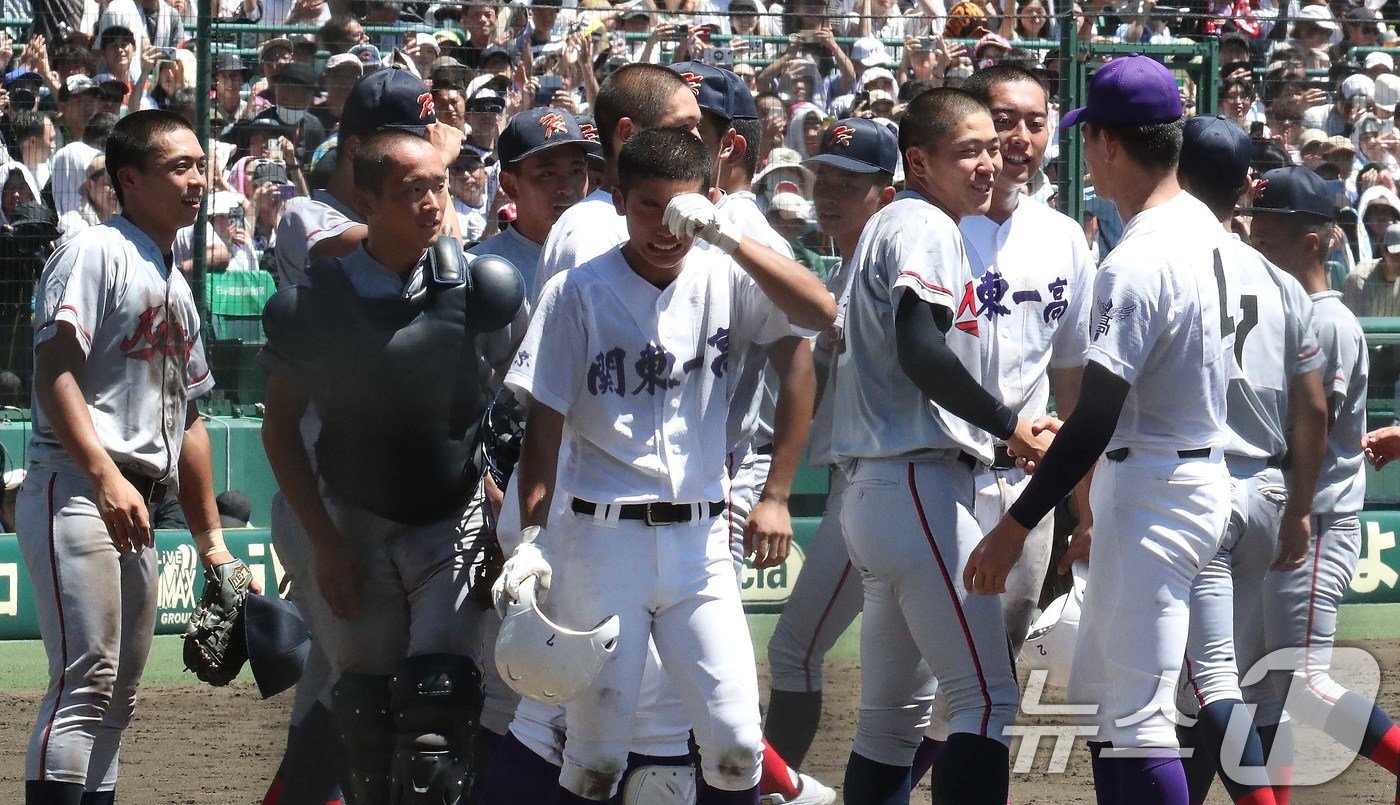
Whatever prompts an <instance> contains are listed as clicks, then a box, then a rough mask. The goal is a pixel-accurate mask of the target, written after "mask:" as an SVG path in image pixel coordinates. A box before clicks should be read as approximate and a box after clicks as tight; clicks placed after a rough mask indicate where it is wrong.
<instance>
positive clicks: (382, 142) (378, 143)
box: [351, 129, 429, 196]
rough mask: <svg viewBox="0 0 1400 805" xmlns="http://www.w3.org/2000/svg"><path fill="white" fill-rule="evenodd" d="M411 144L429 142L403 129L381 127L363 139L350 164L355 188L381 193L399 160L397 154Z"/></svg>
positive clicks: (425, 143)
mask: <svg viewBox="0 0 1400 805" xmlns="http://www.w3.org/2000/svg"><path fill="white" fill-rule="evenodd" d="M410 143H413V144H417V145H429V143H428V141H427V140H425V139H423V138H422V137H421V136H419V135H417V134H414V133H413V132H409V131H403V130H402V129H380V130H379V131H376V132H374V133H373V134H371V135H369V136H368V137H365V138H364V139H363V140H361V141H360V147H359V148H357V149H355V158H354V161H353V163H352V165H351V169H352V170H353V171H354V174H355V189H356V190H361V191H363V192H366V193H372V194H374V195H376V196H377V195H379V193H380V191H382V190H383V189H384V179H385V177H387V176H388V175H389V171H390V170H391V169H392V168H393V167H394V165H395V164H396V163H397V160H396V159H395V158H394V157H395V153H396V152H397V151H398V150H399V149H400V148H401V147H403V146H405V145H407V144H410Z"/></svg>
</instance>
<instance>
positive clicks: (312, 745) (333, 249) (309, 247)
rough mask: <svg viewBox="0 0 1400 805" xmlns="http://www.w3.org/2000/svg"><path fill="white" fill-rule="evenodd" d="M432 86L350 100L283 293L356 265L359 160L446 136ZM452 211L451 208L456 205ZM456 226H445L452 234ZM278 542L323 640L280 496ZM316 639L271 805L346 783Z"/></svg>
mask: <svg viewBox="0 0 1400 805" xmlns="http://www.w3.org/2000/svg"><path fill="white" fill-rule="evenodd" d="M425 92H428V89H427V86H426V85H425V84H423V82H421V81H419V80H418V79H416V78H414V77H413V76H412V75H410V74H409V73H407V72H406V71H403V70H381V71H378V72H376V73H373V74H371V75H370V76H368V77H366V78H365V79H363V80H362V81H360V82H358V83H357V84H356V85H355V86H354V87H353V88H352V89H351V91H350V95H349V97H348V98H347V99H346V101H345V104H346V105H345V108H346V114H345V116H344V118H343V121H342V123H341V125H340V130H339V136H338V139H337V146H336V152H337V156H336V160H337V161H336V167H335V170H334V171H333V172H332V174H331V177H330V180H329V182H328V184H327V187H326V188H325V189H324V190H316V191H313V192H312V194H311V196H310V197H309V198H299V199H296V200H293V201H292V202H289V203H288V205H287V208H286V210H285V211H284V212H283V214H282V220H281V222H280V223H279V224H278V228H277V239H276V248H275V250H274V252H273V254H274V258H275V264H276V267H277V280H278V284H279V286H281V287H284V288H286V287H290V286H294V285H300V284H304V283H305V282H306V277H307V274H306V272H307V269H308V268H309V267H310V266H311V264H312V263H314V262H315V261H316V260H318V259H321V258H323V257H346V256H347V255H349V254H351V253H352V252H354V251H355V249H357V248H359V246H360V243H361V242H363V241H364V239H365V235H366V228H365V224H364V220H363V218H362V217H361V216H360V214H359V213H358V212H356V211H355V209H354V207H353V203H354V184H355V180H354V168H353V165H354V160H355V151H356V150H357V149H358V148H359V145H360V143H361V142H362V141H363V140H364V138H365V137H367V136H369V135H370V134H372V133H374V132H375V131H379V130H382V129H399V128H405V127H407V128H411V129H416V128H419V127H425V128H422V129H421V130H423V131H425V132H428V131H432V130H434V129H438V128H442V126H440V125H438V124H437V123H436V118H435V116H434V113H433V110H432V108H431V104H428V105H425V104H424V103H423V102H422V96H423V94H424V93H425ZM448 206H449V207H450V206H451V205H450V204H449V205H448ZM446 225H447V224H445V226H446ZM319 428H320V424H319V420H318V419H317V418H316V414H315V412H314V411H309V412H308V413H307V415H306V418H305V421H303V422H302V434H303V442H304V444H305V445H306V450H307V455H308V457H309V458H310V460H311V461H312V468H313V470H314V468H315V456H314V450H313V448H314V446H315V443H316V434H317V432H318V430H319ZM270 525H271V529H270V530H271V534H272V542H273V545H274V546H275V547H276V549H277V555H278V557H279V558H280V559H281V561H282V563H283V565H284V566H285V567H286V568H287V572H288V575H289V576H290V577H291V578H292V586H291V588H290V589H289V591H288V597H289V598H290V599H291V600H292V601H293V602H295V603H296V604H297V607H298V608H299V609H300V610H301V611H302V612H303V613H305V614H306V620H307V623H308V625H309V626H310V628H311V631H312V633H313V634H316V635H321V634H323V633H324V631H325V630H326V629H328V628H331V627H330V626H329V625H328V624H329V623H330V621H331V620H332V619H333V617H334V616H333V615H332V614H331V612H330V609H329V607H328V606H327V605H326V603H325V601H323V600H322V599H321V598H320V597H319V596H317V595H315V594H314V586H313V585H312V584H311V583H310V582H309V581H307V580H309V579H310V578H311V577H312V574H313V571H312V550H311V541H310V538H309V537H307V536H306V532H305V530H304V529H303V528H302V526H301V523H300V522H299V521H298V520H297V518H296V515H295V514H294V513H293V512H292V510H291V507H290V506H289V505H288V504H287V501H286V498H285V497H284V496H283V495H282V493H281V492H280V491H279V492H278V493H277V494H276V495H274V496H273V499H272V520H271V523H270ZM321 642H322V641H321V640H313V641H312V644H311V653H310V655H309V656H308V657H307V661H306V667H305V670H304V672H303V673H302V678H301V680H300V681H299V682H298V683H297V688H296V695H295V698H294V700H293V702H292V711H291V719H290V721H291V723H290V725H289V727H288V729H287V748H286V752H285V754H284V755H283V759H282V763H281V765H280V767H279V769H278V773H277V776H276V778H274V780H273V781H272V784H271V787H270V788H271V790H270V791H269V796H268V797H267V799H269V800H270V802H269V803H268V805H274V803H282V805H299V804H300V803H315V805H321V804H322V803H324V802H326V801H327V800H332V799H334V798H335V797H336V796H337V794H336V791H337V789H338V788H339V780H340V779H341V778H342V777H343V776H344V768H345V753H344V749H343V748H342V747H341V745H340V739H339V737H338V736H337V735H336V733H335V728H334V724H333V722H332V719H331V714H330V706H331V691H330V674H331V670H330V664H329V663H328V662H327V660H326V657H325V653H324V652H323V651H322V650H321Z"/></svg>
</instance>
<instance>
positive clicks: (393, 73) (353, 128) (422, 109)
mask: <svg viewBox="0 0 1400 805" xmlns="http://www.w3.org/2000/svg"><path fill="white" fill-rule="evenodd" d="M436 122H437V116H436V115H434V114H433V91H432V90H430V89H428V85H427V84H424V83H423V82H422V80H420V79H418V78H415V77H414V76H413V74H412V73H409V72H408V71H407V70H378V71H376V72H373V73H370V74H369V75H367V76H365V77H364V78H361V79H360V81H359V83H357V84H356V85H355V86H354V87H353V88H352V89H351V90H350V97H348V98H346V99H345V108H344V110H343V111H342V113H341V115H340V135H341V137H366V136H368V135H370V134H373V133H374V132H376V131H379V130H380V129H402V130H403V131H409V132H413V133H414V134H418V135H422V134H425V133H426V132H427V130H428V125H429V124H431V123H436Z"/></svg>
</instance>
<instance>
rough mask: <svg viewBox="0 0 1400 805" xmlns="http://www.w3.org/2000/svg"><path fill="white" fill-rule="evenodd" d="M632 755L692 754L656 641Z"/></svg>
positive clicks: (686, 722) (685, 720) (645, 670)
mask: <svg viewBox="0 0 1400 805" xmlns="http://www.w3.org/2000/svg"><path fill="white" fill-rule="evenodd" d="M716 519H718V518H716ZM632 751H633V752H636V753H637V754H640V755H650V756H651V757H685V756H687V755H689V754H690V718H689V717H688V716H686V714H685V704H684V703H683V702H682V701H681V696H680V693H679V692H677V690H676V686H675V685H674V684H672V682H671V678H670V677H669V676H667V674H666V671H665V670H664V669H663V667H662V665H661V657H660V655H659V654H657V651H656V641H655V640H648V641H647V656H646V664H645V665H644V666H643V667H642V687H641V689H640V690H639V691H638V693H637V710H636V713H635V714H633V716H632Z"/></svg>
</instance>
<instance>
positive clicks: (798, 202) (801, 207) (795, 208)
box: [768, 193, 811, 219]
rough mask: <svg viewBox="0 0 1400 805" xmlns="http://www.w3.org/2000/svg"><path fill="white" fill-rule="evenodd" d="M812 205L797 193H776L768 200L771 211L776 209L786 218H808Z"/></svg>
mask: <svg viewBox="0 0 1400 805" xmlns="http://www.w3.org/2000/svg"><path fill="white" fill-rule="evenodd" d="M810 209H811V205H810V204H809V203H808V202H807V199H805V198H803V197H802V196H799V195H798V194H796V193H776V194H774V196H773V199H772V200H771V201H769V202H768V210H769V211H770V212H772V211H774V210H776V211H777V213H778V214H779V215H781V216H782V217H784V218H788V219H792V218H806V217H807V213H808V211H809V210H810Z"/></svg>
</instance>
